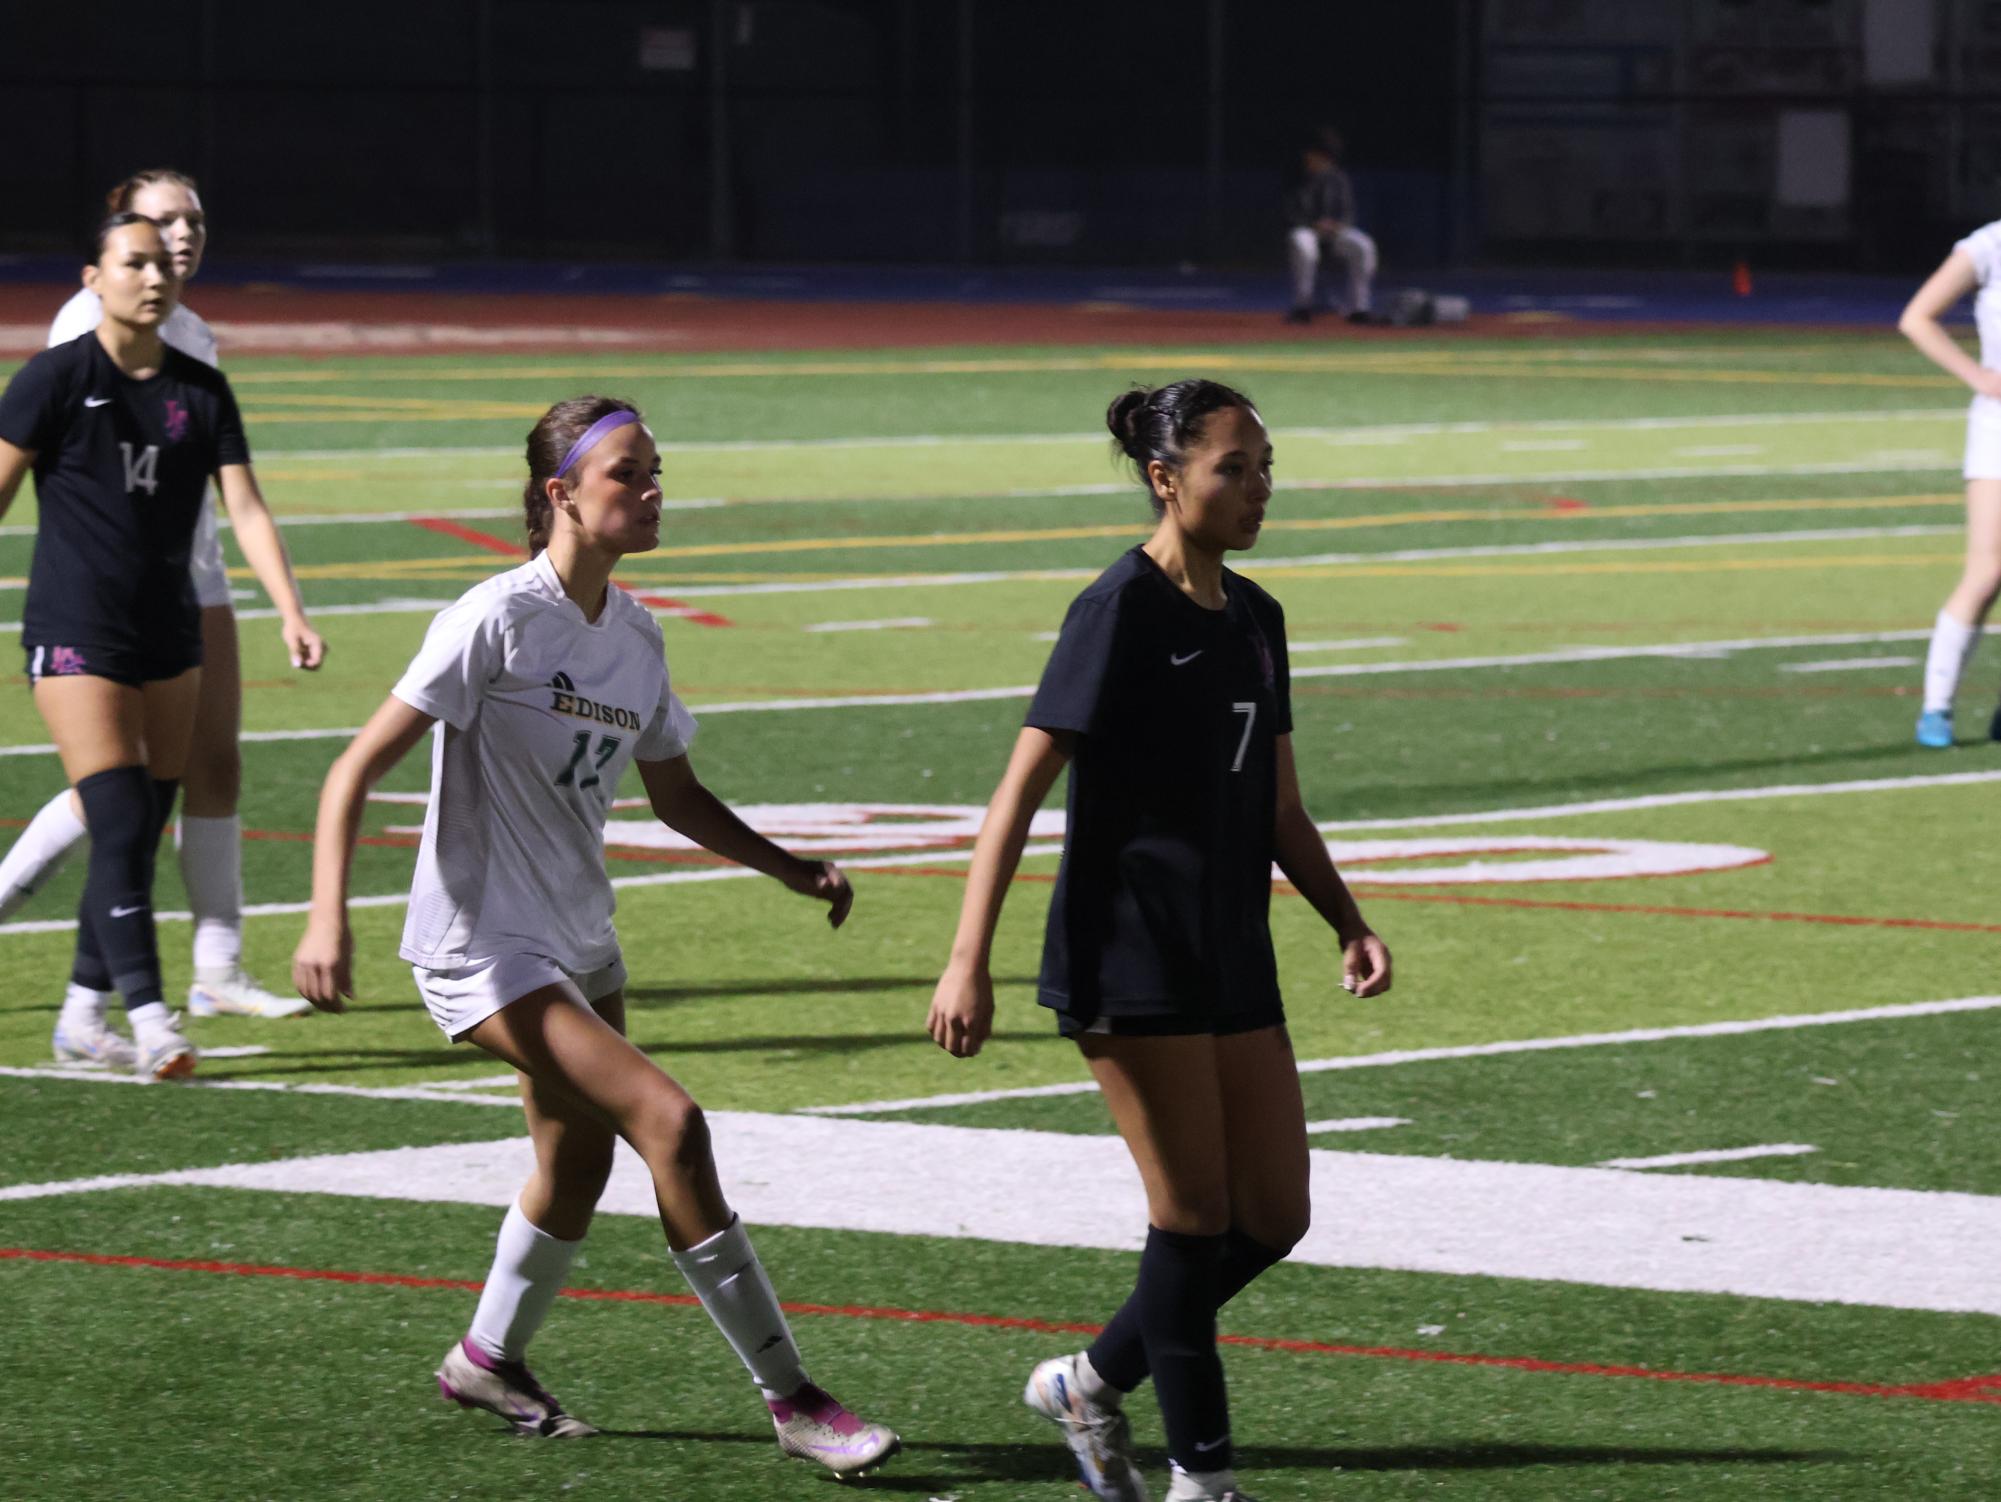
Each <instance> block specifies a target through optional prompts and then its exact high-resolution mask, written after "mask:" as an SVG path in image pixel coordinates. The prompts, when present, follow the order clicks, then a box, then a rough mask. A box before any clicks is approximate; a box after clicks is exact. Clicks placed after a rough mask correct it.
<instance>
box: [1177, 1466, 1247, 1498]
mask: <svg viewBox="0 0 2001 1502" xmlns="http://www.w3.org/2000/svg"><path fill="white" fill-rule="evenodd" d="M1224 1476H1225V1479H1224V1480H1223V1481H1222V1482H1221V1483H1220V1484H1214V1485H1210V1484H1204V1483H1203V1482H1200V1481H1197V1480H1196V1479H1195V1478H1194V1477H1193V1476H1191V1475H1190V1474H1189V1473H1188V1472H1186V1471H1184V1470H1182V1469H1181V1467H1180V1466H1178V1465H1177V1466H1175V1467H1174V1481H1173V1484H1172V1485H1170V1486H1169V1487H1168V1489H1167V1502H1257V1498H1255V1497H1253V1496H1252V1495H1251V1494H1250V1493H1249V1492H1246V1491H1239V1490H1238V1488H1237V1483H1236V1479H1235V1478H1234V1477H1231V1476H1229V1474H1228V1472H1225V1473H1224Z"/></svg>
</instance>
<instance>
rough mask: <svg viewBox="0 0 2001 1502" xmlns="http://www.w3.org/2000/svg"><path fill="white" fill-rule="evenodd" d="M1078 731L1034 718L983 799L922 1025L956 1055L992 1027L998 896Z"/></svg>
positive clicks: (971, 1050)
mask: <svg viewBox="0 0 2001 1502" xmlns="http://www.w3.org/2000/svg"><path fill="white" fill-rule="evenodd" d="M1075 739H1076V738H1075V737H1074V736H1071V735H1068V734H1064V735H1052V734H1050V732H1048V731H1047V730H1038V729H1036V728H1035V727H1034V726H1029V727H1028V728H1026V729H1024V730H1023V731H1022V732H1021V734H1020V735H1019V736H1017V737H1016V738H1015V743H1014V754H1013V755H1012V756H1011V757H1009V758H1008V764H1007V770H1006V771H1005V772H1004V773H1002V774H1001V780H1000V785H999V786H998V787H997V788H995V789H994V796H993V800H992V801H991V802H990V803H988V804H987V815H986V818H985V819H984V820H983V821H982V822H981V824H980V834H979V838H978V840H977V841H975V842H974V845H973V863H972V868H971V869H970V870H969V871H968V872H967V874H966V897H965V901H964V903H963V905H962V906H961V907H960V910H959V929H958V932H957V934H956V935H954V937H953V939H952V957H951V960H950V961H949V962H948V963H947V964H946V967H945V973H944V975H942V976H940V977H939V980H938V986H937V989H936V990H935V991H934V992H933V993H932V996H931V1012H930V1015H929V1017H928V1018H926V1020H925V1024H924V1027H925V1031H926V1032H928V1033H930V1035H931V1041H932V1042H934V1043H936V1044H937V1045H938V1046H939V1047H940V1048H942V1049H944V1050H945V1051H946V1052H947V1053H949V1054H951V1055H953V1057H955V1058H961V1059H970V1058H971V1057H972V1056H973V1055H974V1054H976V1053H978V1052H979V1051H980V1047H981V1045H982V1044H984V1043H985V1042H986V1041H987V1037H988V1035H989V1034H990V1033H991V1032H992V1031H993V1019H994V983H993V976H992V974H991V972H990V970H989V968H988V967H989V965H990V964H991V961H992V956H993V943H994V929H995V928H996V926H998V924H999V923H1000V910H1001V903H1002V902H1003V901H1004V900H1005V899H1006V897H1007V889H1008V884H1009V883H1010V882H1012V881H1013V880H1014V873H1015V868H1016V867H1017V866H1019V865H1020V864H1021V852H1022V847H1023V846H1025V845H1026V844H1027V843H1028V826H1029V821H1030V820H1032V819H1033V818H1034V817H1035V811H1036V810H1037V809H1038V808H1040V807H1042V800H1043V799H1044V798H1046V797H1047V796H1048V795H1049V790H1050V788H1052V787H1054V786H1055V785H1056V779H1057V778H1058V777H1059V776H1061V775H1062V772H1063V768H1064V767H1066V766H1067V765H1069V762H1070V753H1071V750H1072V748H1073V747H1074V745H1075Z"/></svg>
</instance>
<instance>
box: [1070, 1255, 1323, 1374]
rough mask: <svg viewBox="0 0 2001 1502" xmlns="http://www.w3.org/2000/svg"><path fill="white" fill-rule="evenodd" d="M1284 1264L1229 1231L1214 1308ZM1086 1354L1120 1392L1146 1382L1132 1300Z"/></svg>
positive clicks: (1135, 1304) (1143, 1352) (1142, 1345)
mask: <svg viewBox="0 0 2001 1502" xmlns="http://www.w3.org/2000/svg"><path fill="white" fill-rule="evenodd" d="M1284 1260H1285V1253H1284V1252H1281V1251H1279V1250H1277V1249H1276V1248H1274V1247H1269V1246H1266V1245H1265V1244H1264V1243H1263V1242H1262V1241H1257V1240H1254V1239H1253V1238H1251V1237H1249V1236H1246V1235H1245V1234H1244V1233H1243V1232H1242V1231H1239V1230H1238V1229H1237V1228H1236V1227H1235V1226H1232V1227H1230V1229H1229V1230H1228V1231H1226V1232H1224V1233H1223V1261H1222V1264H1221V1265H1220V1266H1219V1267H1218V1268H1217V1269H1216V1307H1217V1308H1219V1309H1220V1308H1222V1307H1223V1305H1225V1304H1227V1303H1229V1302H1230V1300H1231V1299H1234V1298H1235V1297H1236V1296H1237V1295H1238V1294H1240V1293H1242V1292H1243V1291H1244V1290H1245V1289H1246V1288H1248V1287H1250V1285H1251V1283H1252V1282H1253V1281H1255V1280H1256V1279H1257V1278H1259V1277H1261V1276H1263V1274H1264V1273H1265V1272H1266V1271H1267V1270H1268V1269H1270V1268H1273V1267H1276V1266H1277V1265H1278V1264H1279V1263H1281V1262H1283V1261H1284ZM1086 1354H1088V1355H1089V1356H1090V1358H1091V1369H1092V1370H1093V1371H1095V1372H1096V1373H1097V1374H1098V1375H1099V1376H1100V1377H1102V1378H1104V1379H1105V1381H1106V1382H1107V1383H1109V1384H1110V1385H1111V1386H1113V1387H1116V1388H1117V1389H1118V1390H1119V1391H1120V1392H1131V1391H1132V1390H1133V1389H1134V1388H1135V1387H1138V1386H1139V1385H1140V1383H1142V1382H1144V1381H1146V1374H1147V1371H1148V1367H1147V1362H1146V1343H1145V1342H1144V1341H1143V1340H1141V1339H1140V1333H1139V1301H1138V1299H1137V1298H1136V1297H1134V1298H1128V1299H1127V1300H1126V1301H1125V1303H1124V1304H1122V1305H1121V1306H1120V1307H1119V1312H1118V1313H1117V1314H1115V1315H1113V1316H1112V1318H1111V1323H1109V1324H1108V1325H1106V1326H1105V1328H1104V1330H1103V1332H1102V1333H1100V1334H1099V1336H1098V1338H1097V1339H1096V1340H1094V1341H1092V1342H1091V1349H1090V1350H1089V1352H1087V1353H1086Z"/></svg>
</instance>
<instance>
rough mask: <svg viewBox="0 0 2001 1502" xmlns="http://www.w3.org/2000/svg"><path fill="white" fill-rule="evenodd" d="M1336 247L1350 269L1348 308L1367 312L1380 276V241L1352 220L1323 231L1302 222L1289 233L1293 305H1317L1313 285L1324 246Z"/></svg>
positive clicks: (1288, 244)
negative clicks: (1378, 264)
mask: <svg viewBox="0 0 2001 1502" xmlns="http://www.w3.org/2000/svg"><path fill="white" fill-rule="evenodd" d="M1323 248H1324V249H1326V250H1329V251H1332V252H1333V254H1334V255H1335V256H1336V257H1337V258H1339V260H1340V261H1341V263H1342V265H1343V266H1344V267H1345V268H1346V270H1347V273H1348V301H1347V307H1346V308H1345V309H1344V311H1346V312H1349V313H1366V312H1368V311H1369V308H1370V303H1371V296H1372V293H1373V289H1374V287H1375V280H1376V242H1375V241H1374V240H1372V239H1370V238H1369V236H1368V235H1367V234H1366V233H1364V232H1363V231H1361V230H1358V229H1356V228H1355V227H1354V226H1353V225H1352V224H1351V225H1348V226H1347V227H1346V228H1344V229H1339V230H1336V231H1335V232H1334V233H1333V234H1331V235H1322V234H1319V233H1317V232H1316V231H1314V230H1312V229H1310V228H1307V227H1304V226H1302V227H1301V228H1299V229H1295V230H1293V231H1291V232H1290V233H1289V234H1288V235H1287V237H1286V257H1287V260H1288V261H1289V262H1290V263H1291V267H1292V305H1293V306H1294V307H1295V308H1310V307H1312V306H1313V285H1314V281H1315V279H1316V278H1317V277H1318V276H1319V274H1320V257H1321V253H1322V250H1323Z"/></svg>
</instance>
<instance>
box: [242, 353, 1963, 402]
mask: <svg viewBox="0 0 2001 1502" xmlns="http://www.w3.org/2000/svg"><path fill="white" fill-rule="evenodd" d="M1865 347H1866V346H1865ZM1604 353H1605V355H1606V356H1608V357H1613V358H1624V359H1626V360H1632V359H1633V358H1634V356H1633V354H1632V353H1631V352H1626V351H1620V352H1613V351H1606V352H1604ZM1697 357H1698V358H1703V357H1702V356H1697ZM1716 357H1718V358H1727V357H1728V355H1727V352H1723V351H1719V352H1717V355H1716ZM1640 358H1642V359H1652V358H1654V357H1652V356H1644V355H1643V356H1641V357H1640ZM1562 362H1569V363H1571V364H1572V365H1574V367H1575V368H1574V369H1569V370H1565V369H1561V368H1556V367H1557V366H1558V365H1559V364H1560V363H1562ZM1184 367H1196V368H1208V369H1215V370H1242V371H1253V372H1268V373H1288V372H1299V373H1305V374H1331V375H1339V374H1343V373H1355V374H1383V373H1392V374H1393V373H1398V372H1404V373H1411V374H1420V375H1458V376H1483V377H1493V376H1503V375H1514V374H1540V375H1545V376H1551V377H1575V376H1584V375H1607V376H1614V377H1618V378H1621V379H1647V378H1655V379H1681V380H1705V379H1717V380H1729V379H1736V380H1752V381H1759V380H1764V381H1773V382H1780V381H1787V380H1797V381H1799V382H1801V383H1802V384H1806V385H1839V384H1843V383H1852V384H1859V385H1869V386H1875V385H1891V386H1951V385H1954V384H1956V383H1955V382H1954V381H1953V380H1952V379H1951V378H1950V377H1947V376H1943V375H1931V374H1926V373H1922V372H1914V373H1912V374H1909V375H1894V374H1886V375H1871V374H1869V373H1866V372H1856V373H1854V374H1849V375H1843V374H1835V373H1828V372H1823V371H1791V370H1758V369H1749V368H1740V369H1736V370H1731V369H1729V368H1727V367H1717V366H1705V367H1702V368H1700V369H1686V370H1681V371H1675V370H1673V369H1672V368H1671V367H1668V366H1667V365H1665V363H1664V362H1663V363H1662V364H1642V365H1628V366H1620V365H1612V364H1603V363H1599V361H1597V360H1595V359H1593V358H1592V353H1591V352H1585V351H1576V350H1564V351H1542V350H1520V349H1505V350H1463V351H1462V350H1454V349H1448V348H1442V347H1427V348H1423V349H1413V350H1396V351H1367V352H1352V353H1329V354H1308V355H1294V354H1285V353H1280V352H1271V353H1228V352H1224V351H1220V350H1183V351H1145V350H1141V351H1128V350H1119V351H1107V352H1102V353H1096V354H1089V355H1063V356H981V357H968V358H957V359H940V358H931V359H904V360H857V359H834V360H799V361H758V360H739V361H711V362H706V363H703V364H699V365H560V366H526V367H511V368H509V367H486V368H481V367H440V368H431V369H426V368H422V367H419V368H415V369H410V368H403V369H384V370H381V371H368V372H365V373H364V372H359V371H353V370H340V369H336V370H324V369H313V370H271V371H245V372H242V373H240V374H239V375H237V376H235V377H233V378H232V379H233V381H234V384H236V385H238V386H246V387H247V386H268V385H280V384H300V383H310V384H316V385H318V384H331V383H334V382H338V381H346V380H353V381H361V382H366V383H369V384H379V383H383V382H389V381H416V382H422V381H439V382H443V381H501V380H508V381H523V380H537V381H557V380H566V381H577V380H591V381H605V380H657V381H676V380H738V379H749V378H759V379H769V378H784V377H786V376H870V375H876V376H892V375H895V376H904V375H1039V374H1050V373H1061V372H1078V371H1086V372H1088V371H1101V370H1105V371H1144V370H1163V369H1182V368H1184ZM356 400H367V399H365V398H357V399H356ZM384 400H386V399H384ZM538 410H539V409H538Z"/></svg>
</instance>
